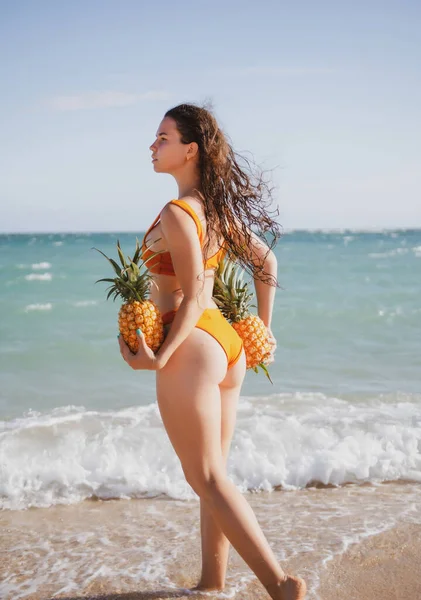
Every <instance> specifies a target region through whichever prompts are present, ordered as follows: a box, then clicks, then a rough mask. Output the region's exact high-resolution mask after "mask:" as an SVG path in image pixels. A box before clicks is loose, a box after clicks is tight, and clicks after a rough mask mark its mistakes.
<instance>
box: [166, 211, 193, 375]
mask: <svg viewBox="0 0 421 600" xmlns="http://www.w3.org/2000/svg"><path fill="white" fill-rule="evenodd" d="M161 227H162V233H163V236H164V238H165V240H166V243H167V247H168V251H169V252H170V254H171V260H172V263H173V267H174V272H175V275H176V277H177V280H178V281H179V283H180V287H181V290H182V292H183V300H182V302H181V304H180V306H179V308H178V310H177V312H176V313H175V317H174V321H173V322H172V325H171V329H170V331H169V333H168V335H167V337H166V338H165V340H164V342H163V344H162V345H161V347H160V349H159V350H158V352H157V353H156V369H162V367H164V366H165V365H166V363H167V362H168V360H169V359H170V357H171V356H172V354H173V353H174V352H175V351H176V350H177V348H178V347H179V346H180V344H182V342H184V340H185V339H186V338H187V336H188V335H189V333H190V332H191V331H192V330H193V328H194V327H195V325H196V323H197V321H198V320H199V318H200V316H201V314H202V313H203V311H204V306H202V299H203V289H204V265H203V258H202V249H201V247H200V241H199V237H198V235H197V229H196V224H195V222H194V221H193V219H192V218H191V217H190V216H189V215H188V214H187V213H186V212H185V211H183V210H181V209H180V208H179V207H178V206H177V205H174V204H167V205H166V206H165V207H164V210H163V211H162V213H161Z"/></svg>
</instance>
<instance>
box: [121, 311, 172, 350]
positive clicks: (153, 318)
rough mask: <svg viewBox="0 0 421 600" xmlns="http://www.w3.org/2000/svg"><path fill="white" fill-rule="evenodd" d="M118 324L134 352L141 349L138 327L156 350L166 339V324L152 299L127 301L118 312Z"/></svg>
mask: <svg viewBox="0 0 421 600" xmlns="http://www.w3.org/2000/svg"><path fill="white" fill-rule="evenodd" d="M118 325H119V329H120V333H121V335H122V336H123V339H124V341H125V342H126V344H127V345H128V346H129V348H130V350H131V351H132V352H133V353H136V352H137V351H138V349H139V341H138V339H137V336H136V329H140V330H141V331H142V333H143V335H144V337H145V342H146V344H147V345H148V346H149V348H150V349H151V350H152V351H153V352H156V351H157V350H158V349H159V347H160V346H161V344H162V342H163V341H164V324H163V322H162V316H161V313H160V312H159V309H158V307H157V306H156V304H155V303H154V302H152V301H151V300H144V301H143V302H139V301H138V300H132V301H130V302H126V303H125V304H123V305H122V306H121V308H120V311H119V313H118Z"/></svg>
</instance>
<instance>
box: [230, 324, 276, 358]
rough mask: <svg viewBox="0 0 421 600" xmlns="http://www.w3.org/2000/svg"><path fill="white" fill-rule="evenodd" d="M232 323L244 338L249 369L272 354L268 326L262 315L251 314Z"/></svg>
mask: <svg viewBox="0 0 421 600" xmlns="http://www.w3.org/2000/svg"><path fill="white" fill-rule="evenodd" d="M231 325H232V327H233V328H234V329H235V331H236V332H237V333H238V335H239V336H240V338H241V339H242V340H243V344H244V351H245V353H246V368H247V369H254V367H257V366H258V365H259V364H260V363H261V362H264V361H265V360H266V359H267V358H268V357H269V356H270V346H269V343H268V338H267V332H266V327H265V324H264V323H263V321H262V319H261V318H260V317H258V316H257V315H252V314H249V315H248V316H247V317H246V318H245V319H243V320H242V321H238V322H234V323H231Z"/></svg>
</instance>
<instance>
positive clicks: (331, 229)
mask: <svg viewBox="0 0 421 600" xmlns="http://www.w3.org/2000/svg"><path fill="white" fill-rule="evenodd" d="M396 231H421V225H420V226H416V227H413V226H412V227H362V228H360V227H352V228H349V227H285V228H284V229H283V230H282V235H284V234H286V233H299V232H308V233H317V232H318V233H345V232H351V233H386V232H396ZM145 232H146V229H145V230H143V229H137V230H131V229H103V230H90V229H84V230H82V229H80V230H78V229H73V230H66V231H51V230H39V231H0V236H1V235H100V234H104V233H105V234H128V233H130V234H134V235H135V234H140V233H145Z"/></svg>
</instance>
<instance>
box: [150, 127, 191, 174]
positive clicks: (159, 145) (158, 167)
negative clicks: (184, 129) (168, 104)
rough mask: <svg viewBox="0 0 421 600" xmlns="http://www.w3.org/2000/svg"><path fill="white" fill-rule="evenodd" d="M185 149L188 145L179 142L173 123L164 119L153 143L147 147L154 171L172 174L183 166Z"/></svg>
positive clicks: (178, 133) (178, 134)
mask: <svg viewBox="0 0 421 600" xmlns="http://www.w3.org/2000/svg"><path fill="white" fill-rule="evenodd" d="M187 149H188V145H187V144H183V143H182V142H181V135H180V132H179V131H178V129H177V126H176V123H175V121H174V120H173V119H171V118H170V117H165V118H164V119H163V120H162V121H161V123H160V124H159V127H158V131H157V132H156V139H155V141H154V143H153V144H151V145H150V146H149V150H150V151H151V152H152V163H153V168H154V171H155V172H156V173H170V174H173V173H174V172H175V171H177V170H178V169H180V167H182V166H184V165H185V163H186V154H187Z"/></svg>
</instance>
